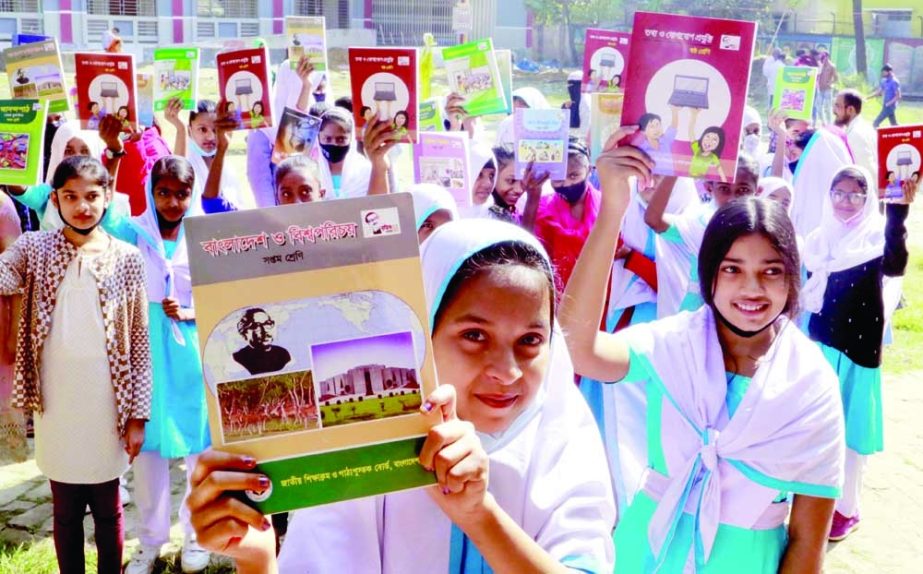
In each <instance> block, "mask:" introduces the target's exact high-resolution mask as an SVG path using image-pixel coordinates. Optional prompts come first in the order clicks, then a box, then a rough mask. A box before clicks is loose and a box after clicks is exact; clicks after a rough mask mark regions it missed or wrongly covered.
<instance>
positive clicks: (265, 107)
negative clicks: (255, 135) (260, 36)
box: [215, 46, 272, 130]
mask: <svg viewBox="0 0 923 574" xmlns="http://www.w3.org/2000/svg"><path fill="white" fill-rule="evenodd" d="M215 64H216V65H217V67H218V93H219V95H220V96H221V98H222V99H223V100H224V101H226V102H228V107H229V108H230V112H231V113H232V114H233V115H234V116H235V117H236V118H237V122H238V129H242V130H253V129H258V128H266V127H269V126H271V125H272V110H271V108H270V105H271V104H270V102H271V101H272V92H271V91H270V89H269V52H268V50H267V49H266V47H265V46H263V47H259V48H244V49H241V50H233V51H228V52H221V53H219V54H218V55H217V56H215Z"/></svg>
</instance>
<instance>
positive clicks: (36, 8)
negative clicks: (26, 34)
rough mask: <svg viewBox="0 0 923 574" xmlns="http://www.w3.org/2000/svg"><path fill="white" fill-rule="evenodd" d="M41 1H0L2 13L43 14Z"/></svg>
mask: <svg viewBox="0 0 923 574" xmlns="http://www.w3.org/2000/svg"><path fill="white" fill-rule="evenodd" d="M41 10H42V3H41V2H39V0H0V12H41Z"/></svg>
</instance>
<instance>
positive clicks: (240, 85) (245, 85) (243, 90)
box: [234, 78, 253, 96]
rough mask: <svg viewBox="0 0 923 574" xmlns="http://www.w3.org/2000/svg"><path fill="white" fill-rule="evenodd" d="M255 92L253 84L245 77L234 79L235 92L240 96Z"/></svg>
mask: <svg viewBox="0 0 923 574" xmlns="http://www.w3.org/2000/svg"><path fill="white" fill-rule="evenodd" d="M252 93H253V84H251V83H250V80H249V79H247V78H245V79H243V80H234V94H235V95H238V96H243V95H249V94H252Z"/></svg>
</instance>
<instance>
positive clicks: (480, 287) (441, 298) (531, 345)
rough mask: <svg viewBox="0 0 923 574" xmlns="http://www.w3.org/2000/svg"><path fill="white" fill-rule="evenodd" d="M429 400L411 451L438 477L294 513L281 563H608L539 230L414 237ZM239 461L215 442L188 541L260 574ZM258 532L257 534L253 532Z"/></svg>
mask: <svg viewBox="0 0 923 574" xmlns="http://www.w3.org/2000/svg"><path fill="white" fill-rule="evenodd" d="M422 251H423V253H422V259H423V272H424V286H425V290H426V294H427V300H428V303H429V309H430V321H431V324H432V325H433V350H434V355H435V360H436V368H437V371H438V372H439V379H440V386H439V388H438V389H437V390H436V391H435V392H434V393H432V394H431V395H430V396H429V397H427V398H426V402H425V403H424V407H423V408H424V410H431V409H434V408H438V409H441V411H442V414H443V417H444V420H445V422H443V423H442V424H439V425H437V426H436V427H434V428H433V429H432V430H431V431H430V433H429V435H428V437H427V439H426V441H425V443H424V446H423V449H422V451H421V453H420V463H421V464H422V465H423V466H424V467H425V468H428V469H432V470H433V472H434V473H435V475H436V478H437V481H438V484H437V485H435V486H433V487H430V488H427V489H418V490H411V491H406V492H399V493H394V494H388V495H384V496H377V497H373V498H366V499H362V500H355V501H349V502H342V503H338V504H333V505H329V506H324V507H316V508H309V509H304V510H300V511H298V512H296V513H295V517H294V519H293V522H292V524H291V526H290V527H289V531H288V535H287V537H286V540H285V544H284V545H283V547H282V551H281V554H280V556H279V564H278V570H279V571H281V572H305V571H310V572H320V573H327V572H381V573H382V574H392V573H401V574H416V573H424V572H427V573H428V572H497V573H498V574H500V573H520V572H569V571H573V570H579V571H583V572H593V573H596V572H599V573H602V572H611V571H612V559H613V556H612V542H611V531H612V524H613V521H614V518H615V515H614V506H613V502H612V494H611V490H610V487H609V475H608V472H607V469H606V462H605V455H604V454H603V449H602V444H601V442H600V439H599V434H598V432H597V431H596V429H595V425H594V423H593V420H592V416H591V415H590V413H589V410H588V409H587V407H586V405H585V404H584V403H583V399H582V398H581V397H580V395H579V393H578V392H577V389H576V388H575V386H574V384H573V370H572V369H571V368H570V361H569V360H568V357H567V352H566V349H565V348H564V347H563V339H562V338H561V334H560V332H559V331H558V330H557V329H554V328H553V324H554V323H553V321H554V285H553V282H552V275H551V274H552V271H551V265H550V263H549V261H548V258H547V256H545V255H544V253H543V250H542V248H541V245H540V244H539V243H538V241H537V240H536V239H535V238H534V237H532V236H531V235H529V234H528V233H527V232H525V231H524V230H521V229H517V228H515V227H513V226H510V225H507V224H502V223H499V222H494V221H488V220H476V221H461V222H453V223H448V224H446V225H444V226H442V227H440V228H439V229H438V230H436V232H435V233H434V234H433V236H432V237H431V238H430V239H429V240H427V242H426V243H424V245H423V250H422ZM253 466H254V464H253V461H252V460H247V459H246V458H245V457H243V456H240V455H232V454H229V453H223V452H214V453H212V454H208V455H205V456H203V457H202V458H201V459H200V463H199V466H198V468H197V469H196V476H195V480H196V483H197V485H198V486H197V487H196V488H195V490H194V491H193V496H192V498H191V499H190V506H191V508H192V509H193V520H194V522H195V523H196V527H197V530H198V532H199V539H200V540H201V541H202V542H203V544H208V545H209V546H210V547H211V548H214V549H216V550H218V551H221V552H224V553H225V554H229V555H232V556H234V557H235V558H236V559H237V567H238V571H239V572H241V573H247V572H272V571H275V570H274V569H275V568H276V564H275V557H274V553H273V537H272V535H271V533H270V532H269V523H268V521H266V519H265V518H263V517H262V516H261V515H260V514H259V513H258V512H256V511H255V510H253V509H250V508H248V507H244V506H243V504H241V503H239V502H237V501H236V500H232V499H231V498H230V496H229V494H228V492H227V491H232V490H239V489H255V490H258V491H260V490H265V489H266V488H267V487H268V483H267V482H266V480H267V479H266V477H263V476H261V475H259V474H255V473H251V472H244V471H247V470H251V469H252V468H253ZM261 529H262V530H263V532H261V531H260V530H261Z"/></svg>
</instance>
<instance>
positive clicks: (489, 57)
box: [442, 38, 506, 116]
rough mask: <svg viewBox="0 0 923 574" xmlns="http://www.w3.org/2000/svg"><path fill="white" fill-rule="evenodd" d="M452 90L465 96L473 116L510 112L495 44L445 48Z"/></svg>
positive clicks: (486, 43)
mask: <svg viewBox="0 0 923 574" xmlns="http://www.w3.org/2000/svg"><path fill="white" fill-rule="evenodd" d="M442 61H443V64H444V65H445V71H446V76H447V77H448V80H449V91H450V92H454V93H456V94H459V95H461V96H464V97H465V99H466V102H465V109H466V110H468V113H469V114H470V115H472V116H483V115H487V114H502V113H505V112H506V99H505V98H504V97H503V84H502V83H501V81H500V72H499V70H498V69H497V58H496V56H495V55H494V44H493V41H492V40H491V39H490V38H488V39H486V40H477V41H474V42H468V43H466V44H459V45H457V46H451V47H448V48H443V49H442Z"/></svg>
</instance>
